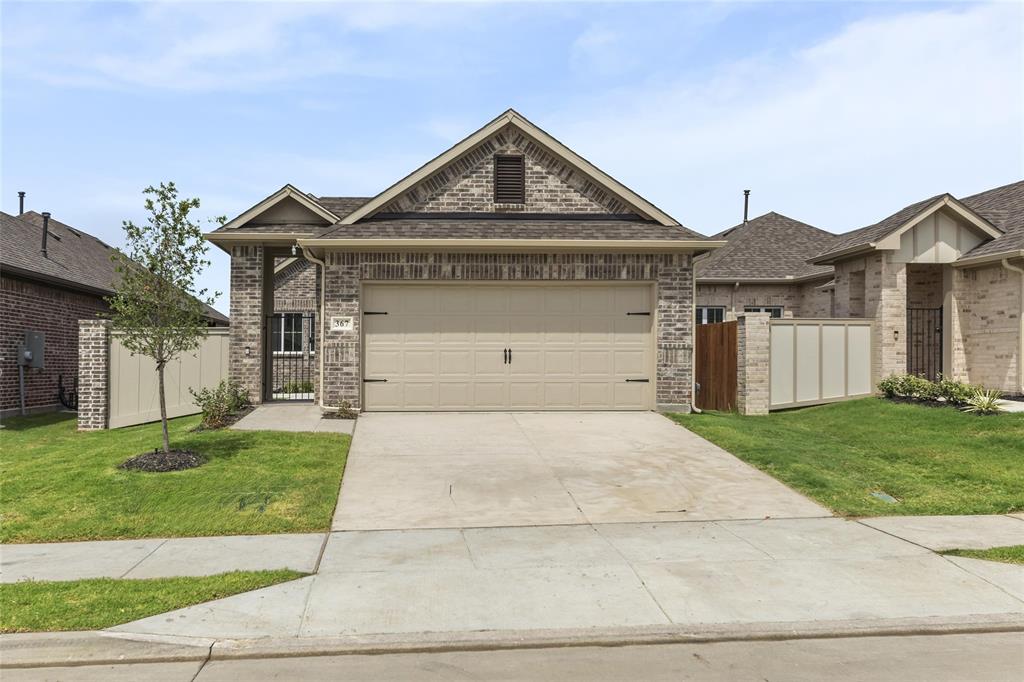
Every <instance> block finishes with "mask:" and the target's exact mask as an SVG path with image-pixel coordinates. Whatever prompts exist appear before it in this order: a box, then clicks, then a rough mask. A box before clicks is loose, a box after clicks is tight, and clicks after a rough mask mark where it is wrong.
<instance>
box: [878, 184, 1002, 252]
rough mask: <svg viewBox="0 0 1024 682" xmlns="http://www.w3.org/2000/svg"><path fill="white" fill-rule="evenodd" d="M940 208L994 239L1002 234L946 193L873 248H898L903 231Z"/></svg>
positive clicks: (911, 227)
mask: <svg viewBox="0 0 1024 682" xmlns="http://www.w3.org/2000/svg"><path fill="white" fill-rule="evenodd" d="M942 208H949V209H950V210H952V211H953V212H954V213H956V214H957V215H959V216H961V217H962V218H963V219H964V220H966V221H967V222H969V223H971V225H973V226H974V227H975V228H977V229H978V230H980V231H981V232H983V233H985V234H986V235H987V236H988V237H990V238H992V239H995V238H996V237H1001V236H1002V235H1003V233H1002V232H1000V231H999V230H997V229H996V228H995V227H993V226H992V225H990V224H989V222H988V221H987V220H985V219H984V218H982V217H980V216H978V215H977V214H975V213H974V212H973V211H971V210H970V209H968V208H967V207H965V206H964V205H963V204H961V203H960V202H959V201H957V200H956V199H954V198H953V197H951V196H949V195H948V194H947V195H946V196H944V197H941V198H939V199H938V200H937V201H936V202H935V203H934V204H932V205H930V206H929V207H928V208H926V209H924V210H923V211H921V212H920V213H918V214H917V215H916V216H914V217H913V218H911V219H910V220H908V221H907V222H905V223H904V224H903V225H901V226H900V227H898V228H897V229H895V230H893V231H892V232H890V233H889V234H887V235H886V236H885V237H883V238H882V239H879V240H878V242H877V244H876V246H875V248H876V249H892V250H895V249H898V248H900V237H902V236H903V234H904V233H906V232H907V231H909V230H911V229H913V227H914V226H915V225H917V224H919V223H920V222H921V221H922V220H924V219H925V218H927V217H929V216H931V215H932V214H934V213H935V212H936V211H938V210H940V209H942Z"/></svg>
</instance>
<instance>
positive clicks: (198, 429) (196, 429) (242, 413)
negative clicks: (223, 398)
mask: <svg viewBox="0 0 1024 682" xmlns="http://www.w3.org/2000/svg"><path fill="white" fill-rule="evenodd" d="M255 409H256V406H255V405H250V406H249V407H243V408H242V409H241V410H239V411H238V412H234V413H232V414H229V415H228V416H227V417H226V418H225V419H224V423H223V424H221V425H220V426H214V427H210V428H207V427H205V426H203V424H202V422H200V423H199V424H197V425H196V426H195V427H193V428H192V432H193V433H200V432H202V431H219V430H220V429H226V428H228V427H229V426H231V425H232V424H234V423H235V422H237V421H238V420H239V419H241V418H242V417H244V416H245V415H247V414H249V413H250V412H252V411H253V410H255Z"/></svg>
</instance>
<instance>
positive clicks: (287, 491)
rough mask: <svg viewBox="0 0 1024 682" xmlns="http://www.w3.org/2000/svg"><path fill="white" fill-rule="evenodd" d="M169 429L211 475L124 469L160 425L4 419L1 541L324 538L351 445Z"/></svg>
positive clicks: (187, 421)
mask: <svg viewBox="0 0 1024 682" xmlns="http://www.w3.org/2000/svg"><path fill="white" fill-rule="evenodd" d="M198 423H199V417H183V418H181V419H174V420H172V421H171V423H170V430H171V445H172V446H174V447H182V448H189V449H192V450H195V451H197V452H199V453H200V454H202V455H204V456H206V457H207V458H208V461H207V462H206V464H204V465H203V466H201V467H198V468H195V469H189V470H186V471H175V472H167V473H145V472H139V471H123V470H121V469H118V468H117V465H118V464H120V463H121V462H122V461H124V460H125V459H128V458H129V457H132V456H134V455H137V454H140V453H141V452H144V451H146V450H151V449H152V448H153V447H155V446H159V443H160V424H146V425H143V426H135V427H130V428H125V429H116V430H112V431H93V432H85V433H79V432H78V431H76V430H75V419H74V417H73V416H68V415H59V414H48V415H40V416H35V417H26V418H20V419H8V420H5V421H4V427H5V428H4V429H3V430H0V467H2V470H0V542H53V541H62V540H99V539H116V538H144V537H182V536H196V535H236V534H246V533H252V534H258V533H291V532H304V531H316V530H325V529H326V528H328V527H329V526H330V522H331V514H332V513H333V511H334V505H335V503H336V501H337V498H338V487H339V484H340V481H341V474H342V471H343V470H344V468H345V457H346V455H347V453H348V444H349V437H348V436H341V435H337V434H314V433H283V432H271V431H230V430H221V431H204V432H200V433H192V432H191V429H192V428H193V427H194V426H195V425H196V424H198Z"/></svg>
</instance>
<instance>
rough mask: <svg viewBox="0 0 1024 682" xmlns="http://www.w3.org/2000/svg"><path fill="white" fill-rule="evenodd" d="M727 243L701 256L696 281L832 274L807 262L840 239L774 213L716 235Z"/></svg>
mask: <svg viewBox="0 0 1024 682" xmlns="http://www.w3.org/2000/svg"><path fill="white" fill-rule="evenodd" d="M712 238H713V239H724V240H726V241H727V242H728V243H727V244H726V245H725V246H723V247H721V248H719V249H715V250H713V251H711V252H710V253H708V254H706V255H703V256H701V257H700V258H698V259H697V261H696V263H695V268H696V272H697V279H698V280H700V279H793V278H805V277H813V276H816V275H830V274H831V273H832V266H830V265H810V264H808V263H807V259H808V258H810V257H811V256H813V255H815V254H817V253H820V252H821V251H822V250H823V249H825V248H828V247H829V245H830V244H832V243H833V242H835V241H836V239H838V237H836V235H834V234H832V233H831V232H825V231H824V230H820V229H818V228H816V227H814V226H812V225H808V224H807V223H802V222H800V221H799V220H793V219H792V218H789V217H786V216H784V215H781V214H779V213H775V212H774V211H773V212H771V213H766V214H764V215H762V216H758V217H757V218H754V219H753V220H750V221H748V222H746V223H741V224H739V225H736V226H735V227H732V228H729V229H728V230H725V231H724V232H720V233H719V234H716V235H715V236H714V237H712Z"/></svg>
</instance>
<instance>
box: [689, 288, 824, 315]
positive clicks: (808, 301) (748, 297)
mask: <svg viewBox="0 0 1024 682" xmlns="http://www.w3.org/2000/svg"><path fill="white" fill-rule="evenodd" d="M824 281H825V280H822V281H819V282H814V283H813V284H805V285H800V284H740V285H739V286H738V287H737V286H736V285H735V284H697V305H701V306H704V305H706V306H722V307H724V308H725V311H726V313H732V315H739V314H740V313H742V312H743V309H744V308H745V307H746V306H778V305H780V306H782V307H783V310H782V315H783V317H829V316H830V315H831V307H832V306H831V301H832V296H831V294H830V293H829V292H827V291H826V292H821V291H815V289H814V288H815V287H816V286H817V285H819V284H823V283H824ZM732 315H730V317H731V316H732Z"/></svg>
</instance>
